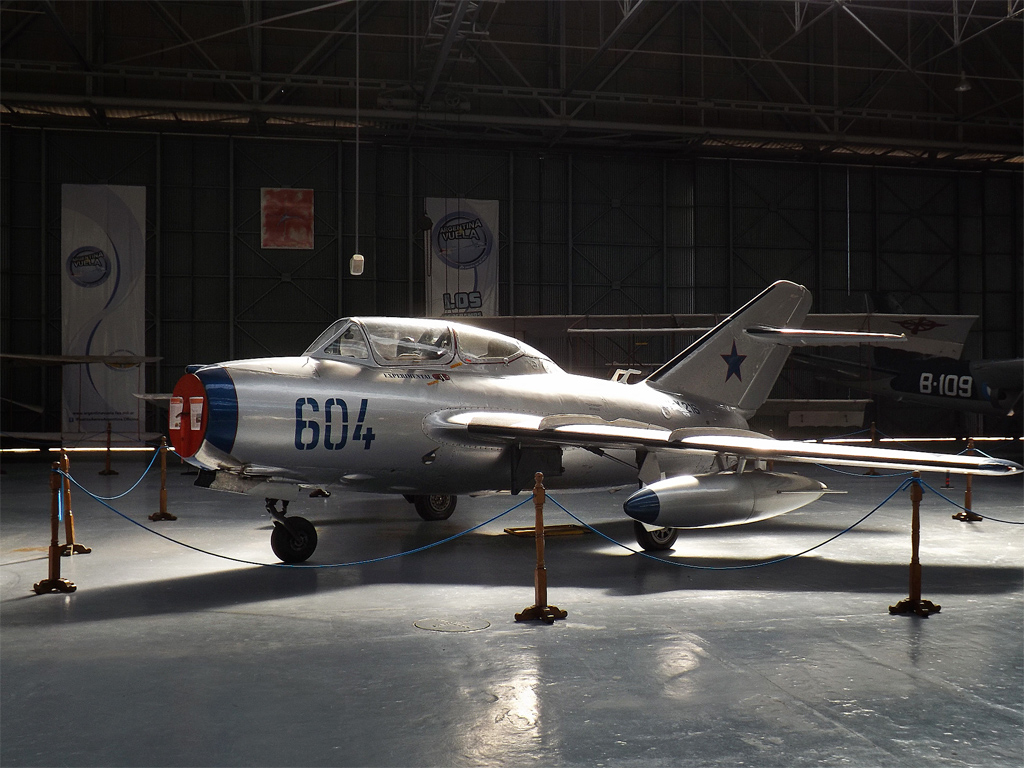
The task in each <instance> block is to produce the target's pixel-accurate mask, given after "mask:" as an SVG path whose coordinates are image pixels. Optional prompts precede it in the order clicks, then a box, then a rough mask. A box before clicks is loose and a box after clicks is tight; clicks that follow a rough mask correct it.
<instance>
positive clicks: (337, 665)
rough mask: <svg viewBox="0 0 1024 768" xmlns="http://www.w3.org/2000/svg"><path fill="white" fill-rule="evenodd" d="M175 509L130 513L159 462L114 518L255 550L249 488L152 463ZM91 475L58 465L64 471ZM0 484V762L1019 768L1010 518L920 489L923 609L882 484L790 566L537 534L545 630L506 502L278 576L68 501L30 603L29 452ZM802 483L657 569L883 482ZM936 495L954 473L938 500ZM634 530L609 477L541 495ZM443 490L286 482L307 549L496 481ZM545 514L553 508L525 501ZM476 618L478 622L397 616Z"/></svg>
mask: <svg viewBox="0 0 1024 768" xmlns="http://www.w3.org/2000/svg"><path fill="white" fill-rule="evenodd" d="M172 465H173V470H172V472H171V474H170V476H169V497H170V510H171V511H172V512H173V513H174V514H176V515H178V520H177V521H175V522H162V523H150V522H149V521H148V520H147V519H146V517H147V516H148V515H149V514H150V513H152V512H154V511H156V510H157V509H158V504H159V495H158V494H159V490H158V489H159V480H158V478H156V476H155V475H153V476H150V477H147V478H146V479H145V480H144V481H143V483H142V484H141V485H140V487H139V488H138V489H137V490H136V491H134V492H133V493H131V494H130V495H128V496H127V497H125V498H123V499H120V500H117V501H114V502H111V505H112V506H114V507H115V508H116V509H118V510H120V511H122V512H124V513H125V514H127V515H128V516H130V517H131V518H133V519H135V520H137V521H139V522H141V523H144V524H145V525H146V526H148V527H150V528H152V529H154V530H156V531H159V532H160V533H162V534H165V535H167V536H170V537H173V538H174V539H177V540H179V541H181V542H185V543H187V544H189V545H192V546H194V547H197V548H200V549H203V550H208V551H210V552H214V553H219V554H223V555H227V556H230V557H232V558H236V559H237V560H242V561H251V562H255V563H274V562H276V560H275V558H274V557H273V555H272V554H271V551H270V545H269V538H270V530H271V524H270V521H269V518H268V517H267V515H266V513H265V512H264V510H263V503H262V500H260V499H249V498H246V497H241V496H235V495H230V494H224V493H218V492H213V491H207V490H202V489H197V488H194V487H193V486H192V484H191V483H192V481H193V479H194V478H193V477H191V476H188V475H183V474H181V471H180V469H179V468H178V467H177V466H176V464H175V463H174V462H172ZM144 466H145V464H144V463H143V462H142V461H141V460H139V459H123V460H121V461H120V462H118V463H117V464H116V465H115V468H117V469H118V470H119V471H120V474H119V475H118V476H117V477H103V476H100V475H98V470H99V469H101V468H102V465H101V463H100V462H98V461H96V460H89V459H85V460H83V459H79V458H75V459H73V465H72V471H73V474H74V475H75V477H76V478H77V479H78V480H79V481H80V482H81V483H82V484H83V485H84V486H85V487H87V488H89V489H90V490H93V491H94V492H96V493H98V494H101V495H107V496H109V495H113V494H115V493H118V492H120V491H122V490H124V489H125V488H127V487H128V486H130V485H131V484H132V483H133V482H134V481H135V479H136V478H137V477H138V475H139V473H140V472H141V471H142V469H143V468H144ZM4 470H5V474H4V475H3V476H2V478H0V483H2V485H0V503H2V518H0V522H2V546H0V598H2V605H0V611H2V612H0V676H2V685H0V697H2V699H0V764H2V765H4V766H22V765H32V766H54V765H69V766H115V765H117V766H121V765H123V766H158V765H159V766H235V765H239V766H242V765H244V766H249V765H266V766H311V765H332V766H434V765H437V766H447V765H452V766H477V765H483V766H490V765H494V766H497V765H502V766H505V765H524V764H535V765H545V766H547V765H552V766H602V765H605V766H630V765H637V766H639V765H644V766H648V765H653V766H719V765H729V766H734V765H748V766H803V765H852V766H887V767H888V766H914V767H917V766H922V765H929V766H976V765H986V766H1013V767H1014V768H1019V766H1020V765H1021V764H1022V763H1024V745H1022V723H1024V702H1022V699H1024V653H1022V650H1024V649H1022V645H1024V640H1022V638H1024V601H1022V595H1024V528H1022V526H1020V525H1009V524H1007V523H1001V522H995V521H994V520H985V521H984V522H981V523H962V522H958V521H955V520H953V519H951V515H952V514H953V513H955V512H956V511H957V510H956V508H955V507H953V506H950V505H949V504H947V503H946V502H944V501H943V500H942V499H941V498H939V497H938V496H937V495H936V494H935V493H932V492H928V493H926V495H925V499H924V502H923V505H922V539H921V562H922V566H923V597H925V598H926V599H929V600H932V601H933V602H935V603H939V604H940V605H941V606H942V610H941V613H939V614H937V615H935V616H932V617H931V618H928V619H922V618H918V617H916V616H891V615H889V612H888V606H889V605H892V604H894V603H896V602H898V601H899V600H901V599H903V598H905V597H907V593H908V563H909V559H910V532H909V520H910V500H909V494H907V493H902V494H900V495H899V496H898V497H897V498H896V499H894V500H893V501H892V502H890V503H889V504H888V505H886V506H885V507H883V508H882V509H881V510H880V511H878V512H877V513H875V514H874V515H872V516H871V517H869V518H868V519H867V520H866V521H865V522H864V523H862V524H861V525H859V526H858V527H856V528H855V529H854V530H853V531H851V532H850V533H847V534H845V535H843V536H842V537H840V538H839V539H837V540H835V541H833V542H831V543H829V544H828V545H826V546H824V547H822V548H820V549H817V550H815V551H814V552H812V553H811V554H808V555H805V556H803V557H800V558H798V559H795V560H790V561H786V562H783V563H779V564H776V565H771V566H765V567H757V568H743V569H736V570H698V569H693V568H686V567H680V566H679V565H678V564H676V565H673V564H669V563H664V562H659V561H656V560H652V559H649V558H645V557H642V556H640V555H637V554H632V553H630V552H629V551H627V550H625V549H622V548H620V547H617V546H616V545H614V544H612V543H611V542H609V541H608V540H606V539H604V538H601V537H599V536H598V535H596V534H593V533H587V534H585V535H580V536H569V537H560V538H553V539H549V540H548V542H547V566H548V580H549V593H548V598H549V602H550V603H551V604H553V605H556V606H558V607H560V608H562V609H564V610H567V611H568V618H567V619H566V620H564V621H559V622H557V623H555V624H554V625H553V626H547V625H544V624H541V623H531V624H517V623H516V622H515V621H514V620H513V615H514V614H515V613H517V612H519V611H521V610H522V609H523V608H525V607H527V606H529V605H531V604H532V603H533V598H534V592H533V572H534V544H533V541H532V540H531V539H528V538H516V537H513V536H509V535H507V534H505V533H503V529H504V528H505V527H510V526H529V525H532V523H533V508H532V504H530V503H529V502H527V504H526V505H524V506H522V507H521V508H519V509H518V510H516V511H514V512H511V513H509V514H508V515H506V516H504V517H503V518H501V519H499V520H497V521H495V522H492V523H490V524H489V525H487V526H485V527H483V528H481V529H480V530H477V531H475V532H473V533H471V534H468V535H466V536H464V537H461V538H458V539H456V540H455V541H453V542H450V543H447V544H444V545H442V546H439V547H435V548H432V549H428V550H426V551H423V552H420V553H418V554H414V555H409V556H405V557H399V558H395V559H388V560H383V561H379V562H373V563H364V564H360V565H351V566H347V567H337V568H330V567H323V568H301V569H298V568H278V567H263V566H260V565H250V564H246V563H242V562H235V561H228V560H223V559H219V558H217V557H213V556H211V555H208V554H203V553H201V552H198V551H195V550H192V549H187V548H185V547H183V546H180V545H178V544H175V543H172V542H171V541H168V540H166V539H164V538H160V537H158V536H156V535H153V534H152V533H150V532H149V531H147V530H145V529H143V528H140V527H138V526H135V525H133V524H131V523H129V522H127V521H125V520H124V519H122V518H120V517H118V516H117V515H115V514H114V513H113V512H111V511H109V510H108V509H106V508H105V507H103V506H101V505H100V504H99V503H97V502H95V501H93V500H91V499H89V498H88V497H87V496H86V495H85V494H84V493H83V492H81V491H79V490H77V489H76V490H75V491H74V492H73V510H74V515H75V524H76V533H77V540H78V541H79V542H81V543H83V544H86V545H87V546H90V547H92V549H93V551H92V553H91V554H88V555H77V556H75V557H73V558H64V559H63V560H62V562H61V566H62V574H63V575H64V576H65V577H67V578H69V579H71V580H72V581H74V582H75V583H76V584H77V586H78V590H77V591H76V592H75V593H73V594H70V595H62V594H46V595H41V596H37V595H35V594H34V593H33V591H32V585H33V583H35V582H37V581H40V580H41V579H43V578H45V577H46V575H47V562H46V559H45V558H46V547H47V545H48V543H49V488H48V465H47V464H45V463H42V462H40V463H33V462H28V461H17V462H10V461H9V462H6V463H5V465H4ZM808 473H809V474H812V475H813V476H815V477H817V478H818V479H821V480H823V481H824V482H826V483H827V484H828V485H829V486H830V487H832V488H836V489H842V490H847V491H849V493H848V494H847V495H829V496H826V497H825V498H824V499H822V500H821V501H819V502H817V503H815V504H813V505H811V506H810V507H807V508H805V509H803V510H800V511H798V512H794V513H791V514H790V515H787V516H785V517H782V518H777V519H775V520H771V521H766V522H763V523H758V524H754V525H751V526H744V527H738V528H731V529H717V530H713V531H700V532H692V533H684V534H683V535H682V536H681V537H680V540H679V543H678V544H677V549H676V551H675V553H674V555H673V556H672V557H670V558H668V559H669V560H671V561H673V562H675V563H685V564H687V565H697V566H703V567H705V568H707V567H727V566H729V567H735V566H747V565H752V564H755V563H759V562H763V561H766V560H772V559H775V558H778V557H779V556H783V555H789V554H793V553H796V552H800V551H803V550H805V549H808V548H810V547H813V546H814V545H816V544H818V543H820V542H822V541H824V540H826V539H828V538H829V537H830V536H832V535H834V534H835V533H837V532H839V531H842V530H843V529H845V528H846V527H847V526H849V525H851V524H852V523H854V522H855V521H857V520H858V519H859V518H861V517H862V516H863V515H864V514H865V513H867V512H868V511H870V510H871V509H872V508H873V507H874V506H875V505H876V504H877V503H878V502H880V501H881V500H882V499H884V498H885V497H886V496H887V495H888V494H889V493H890V492H892V490H894V489H895V488H896V487H897V486H898V485H899V483H900V481H901V480H902V478H901V477H896V478H865V477H862V476H852V475H842V474H835V473H831V472H828V471H826V470H823V469H816V468H812V469H811V470H810V471H809V472H808ZM925 479H926V480H927V481H928V482H930V483H932V485H934V486H935V488H936V490H940V491H944V492H945V493H947V494H948V495H949V496H950V497H951V498H952V499H954V500H956V501H959V502H962V501H963V480H962V479H954V481H953V485H954V488H952V489H950V490H948V491H945V489H943V488H942V485H943V478H941V477H926V478H925ZM554 496H555V498H557V499H558V501H560V502H561V503H562V504H563V505H564V506H565V507H566V508H568V509H570V510H571V511H573V512H574V513H575V514H577V515H579V516H580V517H581V518H582V519H583V520H585V521H587V522H588V523H591V524H593V525H595V526H596V527H597V528H598V529H599V530H600V531H601V532H603V533H604V534H606V535H608V536H610V537H611V538H613V539H617V540H619V541H622V542H624V543H626V544H627V545H629V546H631V547H634V548H635V545H634V544H633V538H632V526H631V523H630V522H628V521H626V520H624V518H623V516H622V514H621V504H622V500H623V498H624V497H625V494H624V493H617V494H614V493H608V492H589V493H573V494H569V493H562V494H554ZM526 498H527V496H526V495H523V496H520V497H518V498H512V497H509V496H507V495H496V496H490V497H482V498H463V499H460V502H459V508H458V509H457V510H456V512H455V515H454V516H453V517H452V518H451V519H450V520H447V521H443V522H438V523H426V522H422V521H420V519H419V518H418V517H417V516H416V514H415V512H414V511H413V509H412V507H411V505H409V504H407V503H406V502H405V501H404V500H402V499H401V498H397V499H392V498H385V497H374V496H367V495H351V496H340V495H338V494H335V496H333V497H332V498H330V499H327V500H320V499H304V500H300V501H297V502H294V503H293V504H292V507H291V510H290V511H291V512H292V513H293V514H301V515H303V516H305V517H308V518H309V519H310V520H311V521H312V522H314V523H315V525H316V527H317V529H318V532H319V537H320V544H319V548H318V549H317V552H316V554H315V555H314V558H313V560H312V561H311V563H312V564H316V565H325V566H326V565H330V564H335V563H351V562H357V561H366V560H371V559H374V558H380V557H384V556H387V555H390V554H394V553H398V552H403V551H408V550H411V549H415V548H417V547H421V546H423V545H425V544H429V543H431V542H434V541H438V540H440V539H444V538H445V537H447V536H450V535H452V534H455V533H458V532H459V531H462V530H464V529H466V528H469V527H471V526H473V525H476V524H478V523H480V522H483V521H485V520H488V519H489V518H491V517H493V516H495V515H497V514H499V513H500V512H502V511H504V510H506V509H508V508H509V507H511V506H512V505H513V504H515V503H517V502H518V501H520V500H523V499H526ZM1022 507H1024V504H1022V484H1021V480H1020V479H1019V478H1009V479H1007V478H997V479H988V478H981V479H976V480H975V483H974V509H975V510H976V511H978V512H980V513H982V514H984V515H986V516H989V517H992V518H997V519H1000V520H1007V521H1017V522H1020V521H1021V520H1024V509H1022ZM546 511H547V522H548V523H549V524H563V523H571V522H573V521H572V520H571V519H569V518H567V517H566V515H565V514H564V513H562V512H560V511H559V510H558V509H557V507H554V506H553V505H551V504H549V505H548V507H547V510H546ZM422 620H427V623H428V624H430V623H431V621H433V623H435V624H437V625H440V626H451V625H458V624H460V623H465V624H473V625H474V626H484V625H486V628H484V629H480V630H478V631H468V632H441V631H431V630H424V629H420V628H418V627H416V626H415V623H416V622H417V621H422Z"/></svg>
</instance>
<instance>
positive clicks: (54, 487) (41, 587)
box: [32, 461, 78, 595]
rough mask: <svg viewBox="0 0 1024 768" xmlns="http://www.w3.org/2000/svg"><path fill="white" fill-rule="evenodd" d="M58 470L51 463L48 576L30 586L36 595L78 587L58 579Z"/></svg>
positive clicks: (55, 464) (57, 464) (59, 547)
mask: <svg viewBox="0 0 1024 768" xmlns="http://www.w3.org/2000/svg"><path fill="white" fill-rule="evenodd" d="M58 469H60V463H59V462H56V461H55V462H53V464H52V465H51V466H50V549H49V557H48V560H49V568H48V576H47V578H45V579H43V580H42V581H38V582H36V583H35V584H33V585H32V589H33V590H34V591H35V593H36V594H37V595H42V594H45V593H46V592H74V591H75V590H76V589H78V587H76V586H75V584H74V583H73V582H71V581H68V580H67V579H62V578H61V577H60V556H61V546H60V545H59V544H58V543H57V538H58V536H60V520H59V518H60V513H59V510H60V496H59V494H61V493H62V492H63V488H62V483H61V476H60V475H59V474H57V470H58Z"/></svg>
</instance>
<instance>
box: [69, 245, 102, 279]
mask: <svg viewBox="0 0 1024 768" xmlns="http://www.w3.org/2000/svg"><path fill="white" fill-rule="evenodd" d="M67 270H68V277H70V278H71V282H73V283H74V284H75V285H80V286H82V287H83V288H95V287H96V286H98V285H103V283H105V282H106V281H107V278H108V277H110V259H109V258H108V257H107V254H105V253H104V252H103V250H102V249H100V248H97V247H96V246H94V245H83V246H82V247H81V248H76V249H75V250H74V251H72V252H71V255H70V256H68V262H67Z"/></svg>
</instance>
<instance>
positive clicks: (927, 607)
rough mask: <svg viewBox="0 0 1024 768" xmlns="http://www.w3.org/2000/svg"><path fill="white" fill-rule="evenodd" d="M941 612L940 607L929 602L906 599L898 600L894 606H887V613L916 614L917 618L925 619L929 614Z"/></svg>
mask: <svg viewBox="0 0 1024 768" xmlns="http://www.w3.org/2000/svg"><path fill="white" fill-rule="evenodd" d="M941 610H942V606H941V605H936V604H935V603H933V602H932V601H931V600H913V599H911V598H909V597H908V598H907V599H906V600H900V601H899V602H898V603H896V605H890V606H889V613H891V614H897V613H916V614H917V615H918V616H920V617H922V618H925V619H927V618H928V617H929V616H930V615H931V614H933V613H938V612H939V611H941Z"/></svg>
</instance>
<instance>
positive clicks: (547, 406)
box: [170, 281, 1021, 562]
mask: <svg viewBox="0 0 1024 768" xmlns="http://www.w3.org/2000/svg"><path fill="white" fill-rule="evenodd" d="M810 304H811V296H810V293H809V292H808V291H807V289H806V288H804V287H803V286H799V285H796V284H794V283H790V282H785V281H780V282H777V283H775V284H773V285H772V286H770V287H769V288H767V289H766V290H765V291H763V292H762V293H761V294H759V295H758V296H757V297H755V298H754V299H752V300H751V301H750V302H748V303H747V304H746V305H745V306H743V307H742V308H741V309H739V310H737V311H736V312H735V313H733V314H732V315H731V316H729V317H728V318H726V319H725V320H724V321H723V322H722V323H720V324H719V325H718V326H716V327H715V328H713V329H712V330H710V331H709V332H708V333H706V334H705V335H704V336H702V337H700V338H699V339H698V340H697V341H695V342H694V343H692V344H691V345H690V346H689V347H687V348H686V349H685V350H683V351H682V352H681V353H680V354H679V355H677V356H676V357H675V358H674V359H672V360H671V361H669V362H668V363H666V364H665V365H663V366H662V367H661V368H659V369H658V370H656V371H655V372H654V373H653V374H651V375H650V376H649V377H647V379H645V380H644V381H640V382H638V383H635V384H625V383H621V382H615V381H605V380H600V379H594V378H590V377H586V376H577V375H573V374H569V373H566V372H564V371H563V370H561V369H560V368H559V367H558V366H557V365H556V364H555V363H554V362H552V361H551V360H550V359H549V358H548V357H547V356H545V355H544V354H542V353H540V352H538V351H537V350H535V349H532V348H531V347H529V346H527V345H526V344H524V343H522V342H520V341H518V340H516V339H514V338H509V337H507V336H503V335H500V334H497V333H493V332H490V331H485V330H481V329H478V328H474V327H471V326H468V325H462V324H458V323H454V322H448V321H445V320H427V319H409V318H384V317H364V318H358V317H352V318H344V319H341V320H338V321H337V322H335V323H334V324H333V325H332V326H331V327H330V328H328V329H327V330H326V331H324V332H323V334H321V335H320V337H319V338H318V339H317V340H316V341H314V342H313V344H312V345H311V346H310V347H309V348H308V349H307V350H306V351H305V353H304V354H302V355H300V356H297V357H274V358H263V359H254V360H236V361H232V362H225V363H219V364H216V365H205V366H192V367H190V368H189V369H188V372H187V373H186V375H185V376H183V377H182V378H181V379H180V380H179V382H178V384H177V385H176V386H175V388H174V393H173V396H172V400H171V412H170V434H171V439H172V441H173V443H174V447H175V449H176V451H177V452H178V454H179V455H180V456H182V457H183V458H184V459H185V460H186V461H188V462H189V463H191V464H194V465H196V466H197V467H199V468H200V469H201V470H202V471H201V472H200V476H199V479H198V480H197V485H201V486H204V487H208V488H213V489H216V490H225V491H234V492H239V493H246V494H250V495H254V496H259V497H263V498H265V499H266V505H267V511H268V512H269V513H270V514H271V516H272V517H273V519H274V522H275V525H274V530H273V534H272V536H271V545H272V547H273V550H274V552H275V554H277V556H278V557H279V558H281V559H282V560H284V561H287V562H301V561H303V560H306V559H307V558H308V557H309V556H310V555H311V554H312V553H313V551H314V549H315V548H316V529H315V528H314V527H313V525H312V524H311V523H309V522H308V521H307V520H305V519H303V518H301V517H295V516H287V515H286V514H285V512H286V509H287V503H288V501H289V500H294V499H297V498H298V497H299V495H300V494H303V493H305V494H309V493H310V492H314V491H316V490H320V491H323V492H333V491H338V490H346V489H349V490H354V491H363V492H373V493H383V494H402V495H404V496H405V497H406V499H408V500H409V501H411V502H413V503H414V504H415V507H416V510H417V512H418V513H419V514H420V516H421V517H423V518H424V519H427V520H441V519H445V518H447V517H449V516H450V515H451V514H452V511H453V510H454V508H455V502H456V497H457V495H459V494H467V493H472V492H480V491H492V490H493V491H499V490H511V491H512V492H513V493H516V492H518V491H519V490H521V489H522V488H524V487H525V488H529V487H532V485H533V476H534V473H535V472H538V471H539V472H543V473H544V482H545V485H546V486H547V487H548V488H550V489H559V488H581V487H609V486H616V485H628V484H636V483H638V482H639V483H640V486H641V487H640V488H639V490H637V491H636V492H635V493H633V494H632V495H631V496H630V497H629V498H628V499H627V500H626V501H625V503H624V509H625V512H626V513H627V514H628V515H630V516H631V517H633V518H634V520H635V524H634V526H635V529H636V534H637V539H638V541H639V542H640V544H641V546H643V547H645V548H647V549H668V548H671V546H672V544H673V543H674V541H675V537H676V535H677V533H678V529H680V528H700V527H710V526H724V525H736V524H740V523H749V522H754V521H756V520H763V519H765V518H768V517H772V516H775V515H779V514H783V513H785V512H789V511H791V510H794V509H797V508H799V507H802V506H804V505H805V504H808V503H810V502H812V501H814V500H816V499H818V498H819V497H820V496H821V495H822V493H823V492H824V491H825V490H826V488H825V486H824V485H823V484H821V483H819V482H817V481H815V480H811V479H809V478H806V477H802V476H799V475H795V474H782V473H776V472H768V471H765V470H764V469H763V467H764V461H765V460H767V459H775V460H788V461H796V462H815V463H827V464H838V465H850V466H874V467H888V468H896V469H922V470H929V469H930V470H936V471H943V472H945V471H952V472H960V473H968V472H973V473H977V474H990V475H1001V474H1013V473H1016V472H1020V471H1021V467H1020V466H1019V465H1017V464H1014V463H1012V462H1008V461H1002V460H998V459H989V458H984V457H967V456H946V455H942V454H934V453H921V452H914V451H894V450H883V449H871V448H851V447H844V446H834V445H821V444H813V443H803V442H798V441H784V440H774V439H771V438H769V437H766V436H765V435H762V434H760V433H757V432H752V431H750V430H749V429H748V426H747V421H746V419H748V418H749V417H750V416H751V415H752V414H753V413H754V412H755V411H756V410H757V408H758V407H759V406H760V405H761V404H762V403H763V402H764V400H765V399H766V398H767V396H768V393H769V391H770V390H771V388H772V385H773V384H774V382H775V379H776V378H777V376H778V374H779V372H780V371H781V369H782V366H783V364H784V362H785V361H786V358H787V356H788V354H789V350H790V348H791V347H792V346H797V345H805V344H826V343H827V344H850V343H860V342H863V341H868V340H871V338H872V337H873V336H875V335H874V334H864V333H858V332H842V331H839V332H833V331H813V330H802V329H801V328H800V325H801V323H802V322H803V319H804V317H805V315H806V314H807V310H808V308H809V307H810ZM278 501H281V502H283V503H282V506H281V507H280V508H279V507H278Z"/></svg>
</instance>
